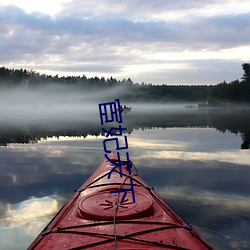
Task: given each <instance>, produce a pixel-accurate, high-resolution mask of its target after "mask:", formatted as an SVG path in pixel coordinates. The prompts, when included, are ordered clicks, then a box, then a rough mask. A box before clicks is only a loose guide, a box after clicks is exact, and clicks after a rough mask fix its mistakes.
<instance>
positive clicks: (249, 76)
mask: <svg viewBox="0 0 250 250" xmlns="http://www.w3.org/2000/svg"><path fill="white" fill-rule="evenodd" d="M242 69H243V76H242V78H241V79H240V80H239V79H236V80H233V81H231V82H226V81H224V82H221V83H218V84H216V85H188V86H187V85H168V84H162V85H154V84H152V83H144V82H142V83H134V82H133V81H132V80H131V79H130V78H128V79H123V80H122V81H121V80H117V79H115V78H113V77H112V76H111V77H110V78H107V79H105V78H104V77H101V78H99V77H90V78H87V77H86V76H85V75H82V76H67V77H65V76H62V77H59V76H58V75H55V76H52V75H47V74H40V73H38V72H36V71H34V70H26V69H9V68H5V67H0V88H15V87H19V88H20V87H21V88H24V89H25V88H27V89H36V88H39V87H44V86H49V85H51V84H57V85H59V86H60V84H62V85H66V86H70V87H72V88H78V89H79V91H83V92H85V93H87V92H88V91H91V90H98V91H100V92H101V91H103V90H109V89H113V88H116V87H117V89H118V90H119V89H120V90H121V91H118V92H117V93H118V96H115V98H120V99H121V101H131V102H137V101H138V102H139V101H148V102H162V103H164V102H177V101H183V102H199V103H200V106H220V105H228V104H230V105H231V104H250V64H249V63H243V64H242ZM124 90H125V91H124Z"/></svg>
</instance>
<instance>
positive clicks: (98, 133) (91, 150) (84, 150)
mask: <svg viewBox="0 0 250 250" xmlns="http://www.w3.org/2000/svg"><path fill="white" fill-rule="evenodd" d="M44 109H47V110H46V112H45V111H44ZM29 112H30V114H31V115H30V116H27V115H26V116H22V115H20V116H15V117H14V116H11V114H10V115H9V116H6V115H5V116H4V117H2V118H0V145H1V147H0V158H1V161H0V190H1V192H0V242H1V249H25V248H27V247H28V246H29V244H30V243H31V242H32V241H33V240H34V238H35V237H36V236H37V234H38V233H40V231H41V230H42V229H43V227H44V226H45V225H46V224H47V223H48V222H49V221H50V220H51V218H52V217H53V216H54V215H55V213H56V212H57V211H58V210H59V209H60V208H61V206H62V205H63V204H64V203H65V202H66V201H67V199H69V197H70V196H71V195H72V194H73V192H74V190H76V189H77V188H78V187H79V186H80V185H81V184H82V183H83V182H84V181H85V180H86V179H87V178H88V177H89V176H90V175H91V174H92V173H93V171H94V170H95V169H96V168H97V166H98V165H99V163H100V162H101V161H102V160H103V159H104V149H103V140H104V138H105V137H104V133H103V131H102V128H103V127H105V128H106V129H108V128H109V127H110V126H111V125H112V124H111V125H110V126H102V125H101V122H100V116H99V113H98V105H96V110H95V108H94V109H93V108H92V109H90V110H89V111H85V112H83V113H80V112H78V113H77V112H76V111H75V113H74V110H63V111H62V110H61V111H58V110H57V112H55V110H53V107H32V108H30V109H29V110H28V111H27V112H25V114H27V113H29ZM60 112H61V113H60ZM34 113H35V114H36V115H34ZM113 126H115V124H113ZM116 126H117V124H116ZM122 127H124V128H126V129H127V131H126V133H124V135H126V136H127V139H128V152H129V157H130V160H132V161H133V163H134V164H135V166H136V167H137V169H138V174H139V176H140V177H141V178H143V179H144V180H145V181H146V182H147V183H148V184H149V185H150V186H153V187H154V188H155V190H156V192H158V193H159V194H160V195H161V196H162V197H163V198H164V199H165V200H166V201H167V202H168V203H169V204H170V205H171V206H172V207H174V209H175V210H176V211H177V212H178V213H179V214H180V215H181V216H182V217H184V218H185V220H186V221H187V222H188V223H190V224H191V225H192V226H193V227H194V228H195V229H196V230H197V231H198V232H199V233H200V234H201V235H202V236H203V237H204V239H205V240H206V241H207V242H208V243H209V244H210V245H211V246H213V247H214V248H215V249H250V184H249V183H250V149H249V143H250V110H249V109H243V110H241V109H233V110H231V109H226V108H225V109H198V108H193V107H191V108H190V107H189V108H187V107H185V106H184V105H162V106H160V105H159V106H157V105H156V106H150V105H149V106H145V105H144V106H141V105H136V104H134V106H133V108H132V112H131V113H127V114H126V115H123V123H122ZM108 145H109V149H110V150H113V151H114V150H115V145H114V144H112V143H110V144H108ZM112 146H113V148H112ZM120 152H121V155H122V156H123V155H125V152H126V150H123V151H120Z"/></svg>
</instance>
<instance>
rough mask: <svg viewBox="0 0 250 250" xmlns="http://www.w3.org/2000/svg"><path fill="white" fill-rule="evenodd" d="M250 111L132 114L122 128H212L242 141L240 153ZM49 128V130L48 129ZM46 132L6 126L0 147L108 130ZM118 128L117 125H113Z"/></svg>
mask: <svg viewBox="0 0 250 250" xmlns="http://www.w3.org/2000/svg"><path fill="white" fill-rule="evenodd" d="M249 113H250V110H245V111H244V110H213V111H212V110H192V111H182V112H171V111H169V112H166V111H161V112H160V111H158V112H143V113H142V112H141V113H139V112H132V113H131V114H128V115H126V116H124V117H123V123H122V127H123V128H126V129H127V131H126V132H127V133H128V134H131V133H132V132H133V130H137V129H150V128H163V129H164V128H171V127H172V128H173V127H211V128H215V129H217V130H219V131H221V132H223V133H224V132H226V131H229V132H231V133H234V134H240V135H241V137H242V140H243V142H242V145H241V148H242V149H248V148H249V145H250V115H249ZM48 126H49V127H48ZM48 126H46V128H45V129H41V128H40V127H39V126H28V127H29V128H28V132H27V126H26V128H25V129H23V128H21V127H19V128H18V127H16V128H15V129H14V128H13V127H12V129H9V128H8V126H7V125H6V126H4V127H3V126H1V127H0V145H1V146H7V145H8V144H10V143H37V142H38V141H39V140H41V139H47V138H52V137H58V138H59V136H69V137H84V138H85V137H86V136H88V135H95V136H99V135H100V134H102V135H104V133H103V131H102V127H105V128H106V129H109V127H111V125H110V126H101V124H100V123H98V122H92V123H91V122H89V123H86V122H85V123H80V122H79V123H72V124H62V123H61V124H58V123H55V124H52V123H50V124H49V125H48ZM112 126H113V127H118V125H117V124H112Z"/></svg>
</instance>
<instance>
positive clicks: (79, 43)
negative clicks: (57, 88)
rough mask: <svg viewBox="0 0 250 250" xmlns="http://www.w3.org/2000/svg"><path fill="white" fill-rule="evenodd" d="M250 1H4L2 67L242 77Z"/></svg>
mask: <svg viewBox="0 0 250 250" xmlns="http://www.w3.org/2000/svg"><path fill="white" fill-rule="evenodd" d="M249 23H250V1H249V0H241V1H238V0H216V1H215V0H202V1H201V0H177V1H174V0H126V1H117V0H71V1H70V0H50V1H48V0H43V1H34V0H30V1H29V0H22V1H20V0H0V66H4V67H8V68H26V69H33V70H35V71H38V72H40V73H47V74H52V75H55V74H59V76H62V75H83V74H85V75H86V76H88V77H91V76H98V77H102V76H104V77H110V76H113V77H116V78H117V79H121V80H122V79H123V78H128V77H130V78H131V79H132V80H133V81H134V82H139V83H141V82H148V83H149V82H151V83H154V84H163V83H165V84H215V83H218V82H221V81H223V80H226V81H231V80H234V79H237V78H241V76H242V74H243V72H242V68H241V64H242V63H244V62H249V61H250V26H249Z"/></svg>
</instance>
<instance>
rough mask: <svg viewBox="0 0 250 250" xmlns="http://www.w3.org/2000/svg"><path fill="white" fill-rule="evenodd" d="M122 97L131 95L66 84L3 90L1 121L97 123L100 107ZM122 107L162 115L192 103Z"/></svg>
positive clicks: (118, 89) (119, 89) (123, 90)
mask: <svg viewBox="0 0 250 250" xmlns="http://www.w3.org/2000/svg"><path fill="white" fill-rule="evenodd" d="M121 93H122V94H129V92H128V90H127V89H126V88H124V87H120V86H119V87H115V88H114V89H111V90H105V91H104V90H102V91H99V90H98V89H95V90H93V89H91V90H83V89H80V88H76V87H71V86H66V85H62V84H60V85H57V84H53V85H49V86H45V87H39V88H34V89H31V88H27V87H23V88H10V89H6V88H5V89H0V114H1V116H0V121H1V122H8V121H11V122H13V123H15V122H17V123H18V122H27V123H32V122H34V123H35V122H45V121H49V122H54V121H61V120H65V122H66V121H69V120H77V121H84V120H86V121H90V120H91V121H93V122H94V121H97V120H98V119H99V109H98V104H99V103H104V102H113V101H115V99H117V98H118V97H119V95H121ZM120 103H121V105H123V106H124V105H126V106H127V107H132V110H133V112H142V113H143V112H150V111H152V110H154V112H157V111H159V112H162V111H178V110H180V109H182V110H184V109H185V106H186V105H188V104H184V103H179V104H177V103H175V104H155V103H147V102H145V103H143V102H140V103H138V102H125V101H123V100H122V99H120Z"/></svg>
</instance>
